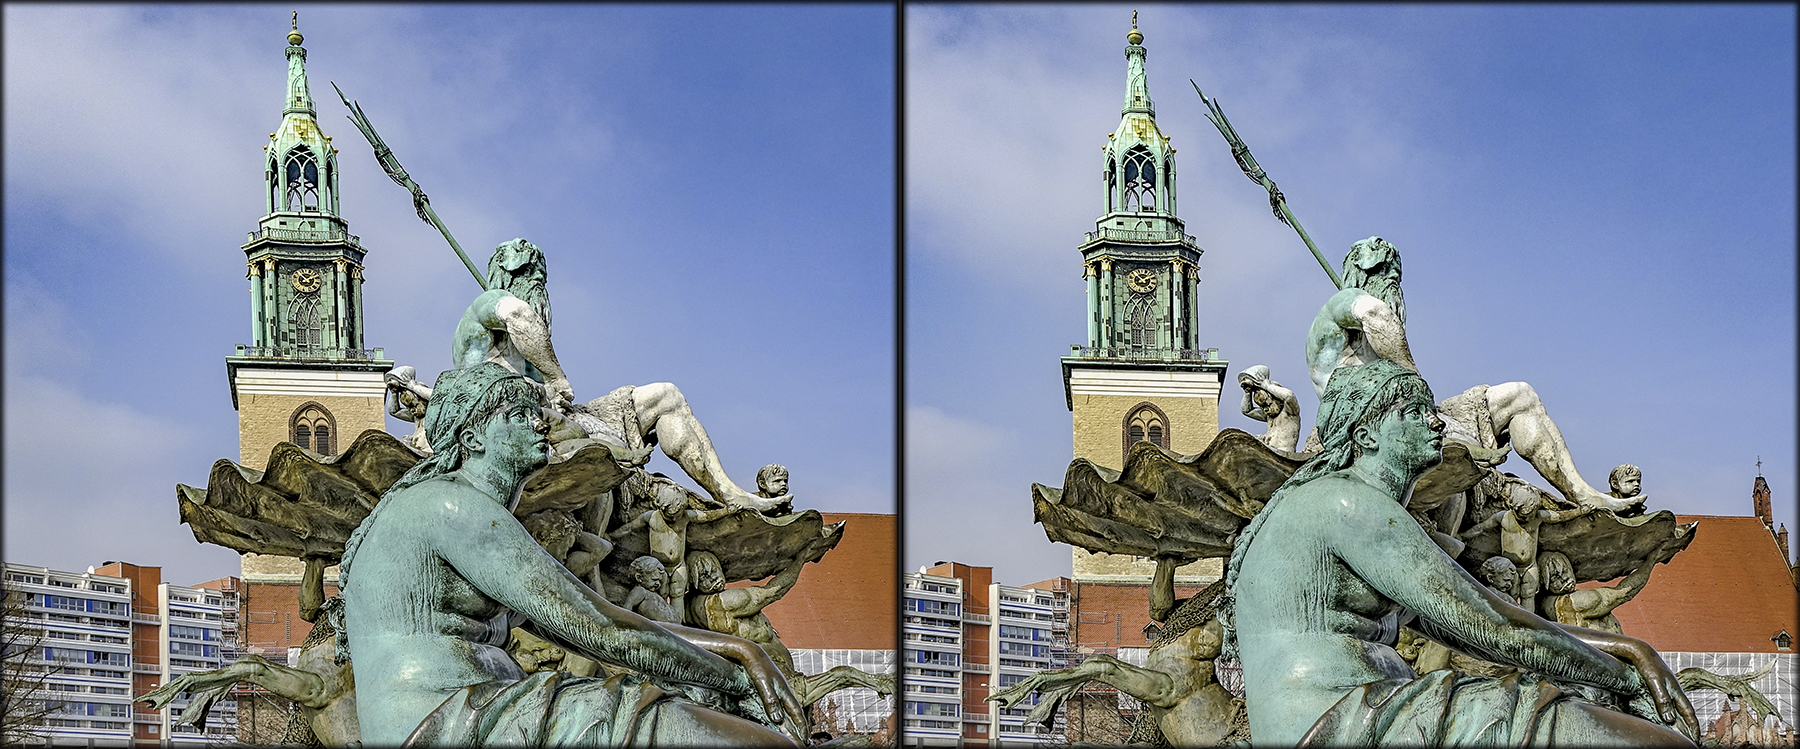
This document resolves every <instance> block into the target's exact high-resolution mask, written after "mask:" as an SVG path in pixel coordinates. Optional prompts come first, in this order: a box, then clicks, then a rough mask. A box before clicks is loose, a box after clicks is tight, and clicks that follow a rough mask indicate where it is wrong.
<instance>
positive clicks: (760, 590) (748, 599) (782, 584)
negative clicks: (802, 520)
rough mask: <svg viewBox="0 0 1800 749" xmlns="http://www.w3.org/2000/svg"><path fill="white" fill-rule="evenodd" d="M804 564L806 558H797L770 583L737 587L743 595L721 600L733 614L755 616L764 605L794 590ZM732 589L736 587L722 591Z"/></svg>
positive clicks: (728, 591)
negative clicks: (750, 586) (752, 586)
mask: <svg viewBox="0 0 1800 749" xmlns="http://www.w3.org/2000/svg"><path fill="white" fill-rule="evenodd" d="M804 566H806V560H804V559H796V560H794V563H793V564H790V565H788V568H787V569H784V570H782V571H781V573H780V574H778V575H776V576H775V577H774V578H773V579H771V580H769V584H768V585H760V586H757V587H754V588H736V589H735V590H737V591H740V592H741V593H742V594H743V595H741V596H730V597H721V598H720V602H721V603H724V604H725V607H726V608H728V609H730V610H731V615H732V616H737V617H745V616H755V615H756V614H758V613H760V612H761V611H762V610H763V608H764V607H766V606H768V605H769V604H771V603H774V602H776V601H779V600H781V597H782V596H785V595H787V594H788V591H790V590H793V588H794V584H795V583H798V582H800V568H801V567H804ZM732 590H734V589H726V590H725V591H722V592H723V593H730V592H732Z"/></svg>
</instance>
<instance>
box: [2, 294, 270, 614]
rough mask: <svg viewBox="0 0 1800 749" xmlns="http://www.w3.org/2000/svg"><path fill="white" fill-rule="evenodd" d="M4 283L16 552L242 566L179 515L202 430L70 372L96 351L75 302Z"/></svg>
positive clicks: (69, 563) (227, 570) (68, 558)
mask: <svg viewBox="0 0 1800 749" xmlns="http://www.w3.org/2000/svg"><path fill="white" fill-rule="evenodd" d="M7 291H8V293H7V310H6V312H7V315H6V317H7V338H6V369H7V371H6V386H5V395H6V421H5V433H6V455H5V473H6V486H5V490H6V520H7V522H6V553H7V559H8V561H15V562H19V563H23V564H35V565H42V566H46V567H52V568H56V569H66V570H81V569H85V568H86V567H87V566H88V565H99V564H100V563H102V562H105V561H108V560H124V561H132V562H138V563H142V564H151V565H159V564H160V565H162V566H163V567H164V575H165V579H168V580H170V581H171V582H175V583H178V584H190V583H197V582H202V581H204V580H210V579H212V578H215V577H220V576H223V575H228V574H235V573H236V571H237V563H236V559H237V555H236V554H234V553H232V552H231V551H229V550H226V549H221V548H218V547H203V546H202V545H201V544H199V543H198V542H196V541H195V540H194V539H193V536H192V534H191V533H189V531H188V530H187V528H185V527H184V526H181V525H179V524H178V521H177V511H176V504H175V483H176V481H177V477H178V476H181V475H187V474H182V473H179V472H178V470H177V467H178V466H181V465H183V462H184V461H185V460H186V459H187V458H189V457H190V456H189V452H190V448H191V447H192V446H193V444H194V441H195V437H194V434H193V431H192V430H191V429H189V428H187V427H185V426H184V425H182V424H180V423H172V422H169V421H167V420H164V419H157V418H153V417H150V416H147V415H145V414H143V413H141V412H139V411H137V410H134V409H132V408H130V407H129V406H125V405H121V404H118V403H113V402H108V401H107V400H105V399H104V398H102V397H94V396H91V395H88V394H85V393H82V392H80V391H79V390H78V389H76V387H75V386H74V385H72V384H71V381H72V379H73V378H71V377H69V375H70V373H71V372H72V371H74V370H76V369H79V368H80V366H81V364H82V363H83V362H85V361H88V360H89V358H90V357H88V356H87V355H86V354H85V352H84V351H83V349H82V348H81V347H80V345H79V342H80V341H81V340H82V339H81V337H80V335H79V333H77V332H75V330H74V329H73V328H72V327H71V326H70V325H69V324H68V313H67V311H66V310H64V309H63V308H62V307H61V306H60V305H58V304H57V303H56V302H55V301H54V300H52V299H51V298H49V297H48V296H47V295H45V294H44V293H42V292H41V291H40V290H36V289H34V288H32V287H31V286H29V285H28V284H25V283H22V282H19V281H14V282H13V283H10V284H9V285H8V290H7ZM52 529H55V530H52Z"/></svg>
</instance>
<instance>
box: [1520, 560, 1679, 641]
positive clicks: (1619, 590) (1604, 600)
mask: <svg viewBox="0 0 1800 749" xmlns="http://www.w3.org/2000/svg"><path fill="white" fill-rule="evenodd" d="M1668 558H1669V557H1668V555H1667V554H1659V555H1658V558H1656V559H1648V560H1645V562H1644V565H1643V566H1642V567H1639V568H1637V569H1636V570H1633V571H1632V573H1631V574H1629V575H1626V576H1625V579H1624V580H1622V581H1620V582H1619V584H1618V585H1614V586H1612V587H1610V588H1588V589H1586V590H1577V589H1576V588H1575V566H1574V565H1572V564H1569V558H1568V557H1566V556H1563V554H1562V553H1561V552H1556V551H1549V552H1545V553H1544V555H1543V557H1541V558H1540V559H1539V560H1538V564H1540V565H1542V566H1543V568H1544V573H1543V574H1544V588H1545V590H1546V591H1548V592H1549V595H1547V596H1544V600H1543V601H1542V602H1541V603H1540V604H1539V606H1540V607H1541V608H1542V609H1543V614H1544V618H1545V619H1554V620H1556V621H1558V622H1561V623H1563V624H1571V625H1574V626H1577V627H1587V628H1588V629H1598V630H1601V631H1603V632H1611V633H1613V634H1619V635H1622V634H1625V629H1624V628H1623V627H1621V626H1619V618H1618V617H1616V616H1613V613H1612V612H1613V609H1616V608H1618V607H1620V606H1623V605H1625V603H1626V602H1627V601H1630V600H1631V599H1633V598H1636V597H1637V594H1638V593H1640V592H1642V591H1643V590H1644V586H1646V585H1649V584H1650V572H1651V571H1652V570H1654V569H1655V568H1656V565H1658V564H1661V563H1662V562H1665V561H1668Z"/></svg>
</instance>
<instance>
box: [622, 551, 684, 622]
mask: <svg viewBox="0 0 1800 749" xmlns="http://www.w3.org/2000/svg"><path fill="white" fill-rule="evenodd" d="M631 579H632V580H633V581H634V582H636V583H637V585H634V586H632V588H631V592H630V593H627V594H626V595H625V604H624V605H625V610H627V611H635V612H637V613H638V614H641V615H642V616H643V617H644V618H646V619H654V620H656V621H659V622H669V623H670V624H680V623H681V610H680V609H679V608H676V607H675V605H674V604H671V603H669V599H668V597H666V596H664V595H663V591H665V590H667V589H668V587H669V572H668V570H667V569H666V568H664V567H663V563H662V562H660V561H658V560H657V558H656V557H653V556H650V555H648V554H646V555H644V556H641V557H638V558H637V559H633V560H631Z"/></svg>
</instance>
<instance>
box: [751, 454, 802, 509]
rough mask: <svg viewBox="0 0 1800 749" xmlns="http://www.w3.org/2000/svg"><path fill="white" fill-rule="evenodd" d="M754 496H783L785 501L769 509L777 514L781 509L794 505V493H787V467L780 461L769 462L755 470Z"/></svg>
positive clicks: (791, 507)
mask: <svg viewBox="0 0 1800 749" xmlns="http://www.w3.org/2000/svg"><path fill="white" fill-rule="evenodd" d="M756 496H758V497H764V498H768V499H774V498H776V497H783V498H785V499H786V501H785V502H783V503H782V504H779V505H775V506H773V507H770V508H769V510H770V511H771V512H774V513H776V514H779V513H780V511H783V510H791V509H793V507H794V495H792V494H789V493H788V469H787V466H784V465H782V464H780V463H770V464H768V465H766V466H763V467H762V468H761V469H758V470H757V472H756Z"/></svg>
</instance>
